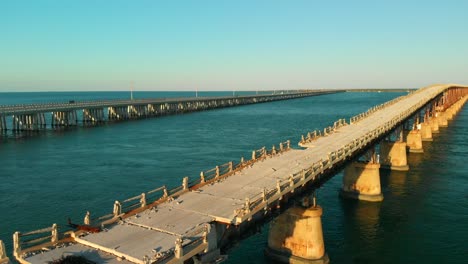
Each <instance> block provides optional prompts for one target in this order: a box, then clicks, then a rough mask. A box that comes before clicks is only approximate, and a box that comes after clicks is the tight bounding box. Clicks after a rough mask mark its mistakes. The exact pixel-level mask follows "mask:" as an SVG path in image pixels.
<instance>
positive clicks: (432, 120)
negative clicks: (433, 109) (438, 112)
mask: <svg viewBox="0 0 468 264" xmlns="http://www.w3.org/2000/svg"><path fill="white" fill-rule="evenodd" d="M429 124H431V130H432V134H437V133H439V121H438V120H437V117H436V116H432V117H430V118H429Z"/></svg>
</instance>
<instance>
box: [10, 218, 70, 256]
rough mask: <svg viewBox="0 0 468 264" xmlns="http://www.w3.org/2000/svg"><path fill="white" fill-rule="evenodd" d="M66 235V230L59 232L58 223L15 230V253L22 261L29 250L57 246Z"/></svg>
mask: <svg viewBox="0 0 468 264" xmlns="http://www.w3.org/2000/svg"><path fill="white" fill-rule="evenodd" d="M65 229H67V228H65ZM63 231H65V230H63ZM65 237H66V235H65V233H64V232H62V233H59V226H58V225H57V224H53V225H52V226H50V227H46V228H42V229H37V230H33V231H29V232H24V233H20V232H15V233H14V234H13V255H14V256H15V257H16V258H17V259H18V260H19V261H20V262H21V260H22V259H23V256H24V255H25V254H27V253H28V252H30V251H36V250H43V248H44V247H49V246H55V245H57V244H58V243H59V240H60V239H63V238H65ZM21 263H27V262H21Z"/></svg>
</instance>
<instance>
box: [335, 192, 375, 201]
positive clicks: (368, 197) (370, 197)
mask: <svg viewBox="0 0 468 264" xmlns="http://www.w3.org/2000/svg"><path fill="white" fill-rule="evenodd" d="M340 196H341V197H342V198H346V199H354V200H360V201H366V202H381V201H383V198H384V197H383V194H381V193H380V194H362V193H357V192H347V191H344V190H340Z"/></svg>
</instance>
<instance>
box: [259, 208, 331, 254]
mask: <svg viewBox="0 0 468 264" xmlns="http://www.w3.org/2000/svg"><path fill="white" fill-rule="evenodd" d="M321 216H322V208H321V207H320V206H315V207H310V208H303V207H291V208H289V209H287V210H286V211H285V212H283V213H282V214H281V215H279V216H278V217H276V218H275V219H274V220H273V221H272V222H271V224H270V231H269V233H268V247H267V249H265V255H266V256H267V257H269V258H271V259H272V260H275V261H278V262H282V263H328V262H329V259H328V256H327V254H326V252H325V244H324V242H323V232H322V220H321Z"/></svg>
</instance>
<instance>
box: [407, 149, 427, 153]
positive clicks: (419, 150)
mask: <svg viewBox="0 0 468 264" xmlns="http://www.w3.org/2000/svg"><path fill="white" fill-rule="evenodd" d="M409 152H410V153H424V150H423V149H422V148H421V149H411V148H410V150H409Z"/></svg>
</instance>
